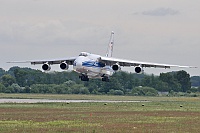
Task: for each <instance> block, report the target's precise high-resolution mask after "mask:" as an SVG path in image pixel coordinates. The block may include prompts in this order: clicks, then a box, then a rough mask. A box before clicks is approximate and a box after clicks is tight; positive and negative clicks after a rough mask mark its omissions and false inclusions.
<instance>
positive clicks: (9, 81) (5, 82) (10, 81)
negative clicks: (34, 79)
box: [1, 74, 16, 87]
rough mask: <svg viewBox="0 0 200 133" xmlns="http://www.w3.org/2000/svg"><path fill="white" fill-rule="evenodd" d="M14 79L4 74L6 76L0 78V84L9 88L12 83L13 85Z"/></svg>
mask: <svg viewBox="0 0 200 133" xmlns="http://www.w3.org/2000/svg"><path fill="white" fill-rule="evenodd" d="M15 82H16V81H15V78H14V77H12V76H11V75H9V74H6V75H3V76H2V77H1V83H2V84H3V85H4V86H5V87H8V86H11V85H12V84H13V83H15Z"/></svg>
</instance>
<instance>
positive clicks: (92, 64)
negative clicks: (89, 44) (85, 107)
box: [8, 31, 196, 82]
mask: <svg viewBox="0 0 200 133" xmlns="http://www.w3.org/2000/svg"><path fill="white" fill-rule="evenodd" d="M113 45H114V32H113V31H112V32H111V37H110V41H109V45H108V49H107V52H106V55H105V56H101V55H97V54H91V53H88V52H81V53H80V54H79V56H77V57H69V58H65V59H53V60H38V61H25V62H8V63H31V64H32V65H37V64H42V69H43V70H44V71H50V70H51V65H54V64H60V68H61V69H62V70H67V69H68V68H69V65H72V66H73V70H74V71H75V72H77V73H80V76H79V78H80V79H81V81H89V79H90V78H92V79H93V78H100V79H102V81H105V82H109V78H110V76H112V75H113V73H115V72H117V71H119V70H121V67H134V68H135V72H136V73H142V72H144V70H143V68H146V67H148V68H165V69H166V68H171V67H181V68H196V67H193V66H180V65H169V64H159V63H150V62H140V61H134V60H126V59H119V58H113V57H112V53H113Z"/></svg>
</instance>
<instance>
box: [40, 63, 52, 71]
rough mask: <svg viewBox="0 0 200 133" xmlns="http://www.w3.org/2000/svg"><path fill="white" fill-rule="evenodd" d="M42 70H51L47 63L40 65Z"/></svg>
mask: <svg viewBox="0 0 200 133" xmlns="http://www.w3.org/2000/svg"><path fill="white" fill-rule="evenodd" d="M42 69H43V70H44V71H49V70H51V66H50V65H49V64H48V63H45V64H43V65H42Z"/></svg>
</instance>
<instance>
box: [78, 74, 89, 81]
mask: <svg viewBox="0 0 200 133" xmlns="http://www.w3.org/2000/svg"><path fill="white" fill-rule="evenodd" d="M79 78H80V79H81V81H89V78H88V76H87V75H80V76H79Z"/></svg>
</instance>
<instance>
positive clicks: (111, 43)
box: [106, 31, 114, 57]
mask: <svg viewBox="0 0 200 133" xmlns="http://www.w3.org/2000/svg"><path fill="white" fill-rule="evenodd" d="M113 45H114V31H112V32H111V36H110V42H109V44H108V49H107V52H106V57H112V52H113Z"/></svg>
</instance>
